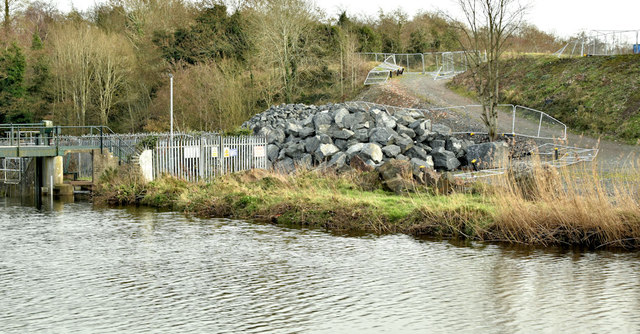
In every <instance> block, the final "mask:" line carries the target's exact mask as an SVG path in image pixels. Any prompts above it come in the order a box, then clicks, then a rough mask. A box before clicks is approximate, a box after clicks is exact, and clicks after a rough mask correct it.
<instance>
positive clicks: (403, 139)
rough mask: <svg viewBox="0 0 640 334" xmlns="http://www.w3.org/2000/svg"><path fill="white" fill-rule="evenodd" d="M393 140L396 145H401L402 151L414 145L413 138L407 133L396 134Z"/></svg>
mask: <svg viewBox="0 0 640 334" xmlns="http://www.w3.org/2000/svg"><path fill="white" fill-rule="evenodd" d="M393 142H394V144H395V145H397V146H398V147H400V151H401V152H402V153H405V152H407V151H408V150H409V149H411V148H412V147H413V145H414V143H413V140H412V139H411V138H409V136H407V135H406V134H403V135H398V136H394V137H393Z"/></svg>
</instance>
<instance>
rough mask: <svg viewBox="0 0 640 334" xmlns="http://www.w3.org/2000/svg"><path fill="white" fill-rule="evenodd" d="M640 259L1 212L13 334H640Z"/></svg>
mask: <svg viewBox="0 0 640 334" xmlns="http://www.w3.org/2000/svg"><path fill="white" fill-rule="evenodd" d="M638 314H640V254H639V253H630V252H612V251H598V252H581V251H577V250H559V249H546V250H543V249H533V248H523V247H507V246H501V245H492V244H479V243H478V244H470V245H458V244H456V243H452V242H448V241H433V240H417V239H415V238H411V237H408V236H404V235H390V236H358V237H353V236H336V235H332V234H330V233H326V232H323V231H318V230H307V229H287V228H281V227H276V226H271V225H261V224H255V223H248V222H243V221H235V220H224V219H193V218H188V217H185V216H184V215H181V214H177V213H171V212H158V211H155V210H150V209H139V208H138V209H136V208H126V209H109V208H94V207H93V206H92V205H91V204H90V203H72V204H64V206H62V205H60V204H56V205H55V206H54V210H50V209H44V210H37V209H35V208H32V207H25V206H21V205H19V203H14V202H8V201H7V200H0V332H7V333H33V332H60V333H67V332H92V333H99V332H127V333H129V332H131V333H136V332H171V333H193V332H206V333H263V332H269V333H300V332H305V333H412V332H446V333H452V332H463V333H465V332H466V333H477V332H487V333H503V332H504V333H512V332H541V331H542V332H565V333H597V332H638V331H640V318H638Z"/></svg>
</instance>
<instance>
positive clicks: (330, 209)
mask: <svg viewBox="0 0 640 334" xmlns="http://www.w3.org/2000/svg"><path fill="white" fill-rule="evenodd" d="M531 175H532V177H528V178H527V177H521V176H518V175H514V174H509V175H507V174H505V175H504V176H502V177H499V178H497V179H496V180H494V181H492V183H491V186H488V185H486V184H485V183H472V184H467V185H466V186H464V187H462V188H460V189H458V190H456V191H454V192H452V193H449V194H443V193H439V192H438V191H437V190H434V189H433V188H428V187H422V186H419V187H416V190H415V191H414V192H410V193H407V194H400V195H398V194H395V193H393V192H389V191H387V190H385V188H384V186H383V184H382V182H381V181H380V179H379V175H378V173H377V172H376V171H372V172H349V173H343V174H340V175H336V174H335V173H332V172H325V173H321V172H317V171H300V172H298V173H296V174H293V175H283V174H278V173H273V172H268V171H263V170H252V171H248V172H244V173H238V174H234V175H228V176H224V177H220V178H217V179H215V180H214V181H213V182H211V183H188V182H186V181H182V180H178V179H175V178H170V177H163V178H160V179H158V180H156V181H153V182H150V183H148V184H144V183H142V182H141V178H140V177H138V176H137V175H136V173H133V172H127V171H115V170H112V171H109V172H107V173H106V174H105V175H104V176H103V177H102V178H101V181H100V185H99V187H98V190H97V192H96V194H95V197H94V200H95V202H96V203H98V204H108V205H144V206H150V207H159V208H168V209H171V210H176V211H181V212H184V213H187V214H190V215H194V216H199V217H232V218H237V219H247V220H255V221H260V222H269V223H273V224H277V225H282V226H298V227H300V226H302V227H315V228H322V229H325V230H328V231H332V232H336V233H347V232H349V233H376V234H391V233H404V234H409V235H413V236H436V237H446V238H459V239H465V240H477V241H494V242H507V243H514V244H528V245H542V246H548V245H562V246H581V247H588V248H603V247H614V248H626V249H638V248H640V203H639V202H638V200H637V193H636V189H637V183H638V179H639V178H638V173H633V174H628V173H627V174H626V175H627V176H625V177H620V178H617V179H614V180H611V179H609V180H607V184H606V185H605V181H603V180H602V179H601V178H600V176H599V175H598V173H596V172H592V171H590V170H588V169H585V170H580V171H579V170H576V169H575V168H574V169H571V170H569V169H566V170H560V171H559V172H558V171H555V170H554V171H549V170H547V169H545V168H542V167H540V168H534V171H532V174H531Z"/></svg>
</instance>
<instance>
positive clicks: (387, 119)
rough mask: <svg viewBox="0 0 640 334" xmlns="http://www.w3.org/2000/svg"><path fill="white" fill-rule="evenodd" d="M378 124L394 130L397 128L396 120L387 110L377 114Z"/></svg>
mask: <svg viewBox="0 0 640 334" xmlns="http://www.w3.org/2000/svg"><path fill="white" fill-rule="evenodd" d="M376 126H377V127H383V128H388V129H391V130H393V129H395V128H396V120H395V119H393V117H391V116H389V114H387V113H386V112H380V113H379V114H378V115H377V116H376Z"/></svg>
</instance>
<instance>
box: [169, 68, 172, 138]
mask: <svg viewBox="0 0 640 334" xmlns="http://www.w3.org/2000/svg"><path fill="white" fill-rule="evenodd" d="M169 87H170V88H169V89H170V90H171V92H170V95H169V96H170V97H169V117H170V118H171V120H170V124H171V125H170V128H171V129H170V137H171V143H173V74H171V73H169Z"/></svg>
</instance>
